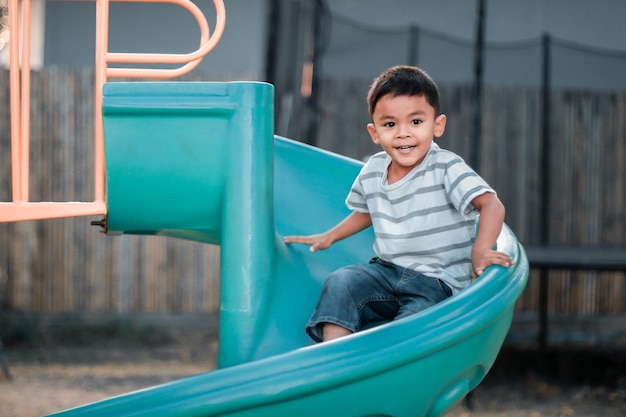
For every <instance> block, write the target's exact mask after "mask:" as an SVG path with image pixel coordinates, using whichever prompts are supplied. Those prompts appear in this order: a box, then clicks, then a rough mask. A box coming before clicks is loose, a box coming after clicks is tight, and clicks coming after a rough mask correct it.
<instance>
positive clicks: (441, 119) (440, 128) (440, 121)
mask: <svg viewBox="0 0 626 417" xmlns="http://www.w3.org/2000/svg"><path fill="white" fill-rule="evenodd" d="M446 119H447V118H446V115H445V114H440V115H439V116H437V118H435V137H437V138H439V137H441V135H443V132H444V131H445V130H446Z"/></svg>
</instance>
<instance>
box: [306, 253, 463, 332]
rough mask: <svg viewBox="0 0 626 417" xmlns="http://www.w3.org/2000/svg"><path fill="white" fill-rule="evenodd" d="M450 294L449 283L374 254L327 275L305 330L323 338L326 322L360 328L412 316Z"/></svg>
mask: <svg viewBox="0 0 626 417" xmlns="http://www.w3.org/2000/svg"><path fill="white" fill-rule="evenodd" d="M451 295H452V290H451V289H450V287H448V285H447V284H445V283H444V282H442V281H440V280H438V279H436V278H431V277H428V276H426V275H424V274H421V273H419V272H416V271H413V270H411V269H407V268H403V267H400V266H398V265H395V264H393V263H391V262H387V261H383V260H382V259H379V258H373V259H372V260H371V261H370V262H369V263H368V264H355V265H348V266H345V267H343V268H340V269H338V270H336V271H334V272H332V273H331V274H330V275H329V276H328V278H327V279H326V282H325V283H324V288H323V289H322V293H321V295H320V298H319V300H318V302H317V306H316V307H315V309H314V310H313V314H312V315H311V318H310V319H309V322H308V323H307V325H306V332H307V334H308V335H309V336H310V337H311V338H312V339H313V340H315V341H316V342H321V341H322V340H323V327H324V323H334V324H337V325H339V326H341V327H344V328H346V329H348V330H350V331H352V332H357V331H359V330H360V329H362V328H363V327H365V326H367V325H368V324H370V323H374V322H380V321H389V320H397V319H400V318H403V317H407V316H410V315H411V314H415V313H417V312H419V311H422V310H424V309H425V308H427V307H430V306H432V305H434V304H436V303H438V302H440V301H443V300H445V299H446V298H448V297H450V296H451Z"/></svg>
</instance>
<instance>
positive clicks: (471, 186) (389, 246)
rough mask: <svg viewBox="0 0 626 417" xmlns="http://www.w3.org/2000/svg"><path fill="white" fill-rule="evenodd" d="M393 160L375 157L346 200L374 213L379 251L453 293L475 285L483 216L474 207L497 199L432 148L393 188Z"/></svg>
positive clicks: (452, 158)
mask: <svg viewBox="0 0 626 417" xmlns="http://www.w3.org/2000/svg"><path fill="white" fill-rule="evenodd" d="M390 163H391V158H390V157H389V155H387V154H386V153H385V152H379V153H377V154H376V155H374V156H372V157H371V158H370V159H369V160H368V162H367V163H366V164H365V166H364V167H363V168H362V169H361V172H360V173H359V175H358V177H357V178H356V180H355V181H354V184H353V185H352V189H351V190H350V193H349V195H348V197H347V199H346V204H347V206H348V208H350V209H351V210H355V211H359V212H364V213H369V214H370V216H371V218H372V226H373V228H374V233H375V236H376V238H375V242H374V251H375V253H376V255H377V256H378V257H379V258H381V259H384V260H386V261H388V262H392V263H394V264H396V265H399V266H403V267H405V268H410V269H413V270H415V271H418V272H421V273H423V274H424V275H427V276H430V277H434V278H438V279H441V280H442V281H444V282H445V283H447V284H448V285H449V286H450V287H451V288H452V291H453V292H455V293H456V292H458V291H459V290H461V289H463V288H464V287H466V286H467V285H468V284H469V283H470V278H471V268H472V263H471V251H472V245H473V243H474V240H475V238H476V220H477V215H478V213H477V211H476V210H475V209H474V207H473V206H472V205H471V204H470V203H471V201H472V200H473V199H474V198H475V197H477V196H479V195H481V194H484V193H485V192H491V193H495V191H494V190H493V189H492V188H491V187H489V185H488V184H487V183H486V182H485V181H484V180H483V179H482V178H481V177H480V176H479V175H478V174H476V172H474V171H473V170H472V169H471V168H470V167H469V166H468V165H467V164H466V163H465V162H464V161H463V159H462V158H461V157H459V156H458V155H456V154H454V153H453V152H450V151H448V150H444V149H441V148H440V147H439V146H438V145H437V144H436V143H434V142H433V143H432V145H431V147H430V150H429V151H428V153H427V155H426V157H425V158H424V160H423V161H422V162H421V163H420V164H419V165H418V166H416V167H415V168H414V169H413V170H412V171H411V172H409V173H408V174H407V175H406V176H405V177H404V178H402V179H401V180H400V181H397V182H395V183H393V184H387V167H388V166H389V164H390Z"/></svg>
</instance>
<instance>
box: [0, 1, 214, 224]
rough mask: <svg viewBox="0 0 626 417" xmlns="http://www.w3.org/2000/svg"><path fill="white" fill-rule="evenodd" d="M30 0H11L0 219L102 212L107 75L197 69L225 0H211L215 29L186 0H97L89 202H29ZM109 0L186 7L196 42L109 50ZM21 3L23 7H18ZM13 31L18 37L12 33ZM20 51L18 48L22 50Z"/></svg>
mask: <svg viewBox="0 0 626 417" xmlns="http://www.w3.org/2000/svg"><path fill="white" fill-rule="evenodd" d="M30 1H31V0H9V11H10V12H9V30H10V31H11V35H12V36H11V37H10V42H9V48H10V51H9V56H10V88H11V163H12V198H13V201H12V202H0V222H16V221H24V220H39V219H51V218H62V217H76V216H92V215H104V214H106V212H107V207H106V202H105V189H104V184H105V160H104V159H105V158H104V138H103V126H102V88H103V86H104V83H106V81H107V78H108V77H127V78H174V77H178V76H181V75H184V74H186V73H188V72H190V71H191V70H193V69H194V68H196V67H197V66H198V65H199V64H200V62H201V61H202V59H203V58H204V56H206V54H208V53H209V52H210V51H211V50H212V49H213V48H214V47H215V45H217V43H218V42H219V40H220V38H221V36H222V34H223V32H224V27H225V24H226V10H225V8H224V2H223V0H213V4H214V6H215V10H216V12H217V13H216V24H215V29H214V31H213V34H212V35H211V34H210V31H209V25H208V23H207V21H206V18H205V16H204V14H203V13H202V11H201V10H200V9H199V8H198V7H197V6H196V5H195V4H194V3H193V2H191V1H190V0H95V1H96V67H95V73H96V74H95V75H96V82H95V84H96V85H95V115H94V117H95V139H94V140H95V155H94V159H95V161H94V165H95V184H94V201H93V202H29V163H30V161H29V152H30V149H29V148H30V32H31V3H30ZM109 1H118V2H136V3H139V2H142V3H143V2H145V3H148V2H154V3H172V4H175V5H178V6H181V7H183V8H185V9H187V10H188V11H189V12H190V13H191V14H192V16H193V17H194V18H195V19H196V21H197V22H198V25H199V27H200V47H199V48H198V49H197V50H196V51H194V52H192V53H188V54H139V53H137V54H132V53H109V52H108V30H109ZM20 6H21V9H20ZM16 35H17V36H16ZM20 52H21V53H20ZM110 63H126V64H133V63H135V64H184V65H182V66H181V67H179V68H173V69H154V68H109V67H108V66H109V64H110Z"/></svg>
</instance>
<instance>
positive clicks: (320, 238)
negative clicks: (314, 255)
mask: <svg viewBox="0 0 626 417" xmlns="http://www.w3.org/2000/svg"><path fill="white" fill-rule="evenodd" d="M283 240H284V241H285V243H302V244H304V245H311V247H310V248H309V250H310V251H311V252H317V251H318V250H323V249H328V248H329V247H330V245H332V244H333V242H332V240H331V239H330V238H329V237H328V235H327V234H326V233H321V234H318V235H310V236H285V238H284V239H283Z"/></svg>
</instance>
